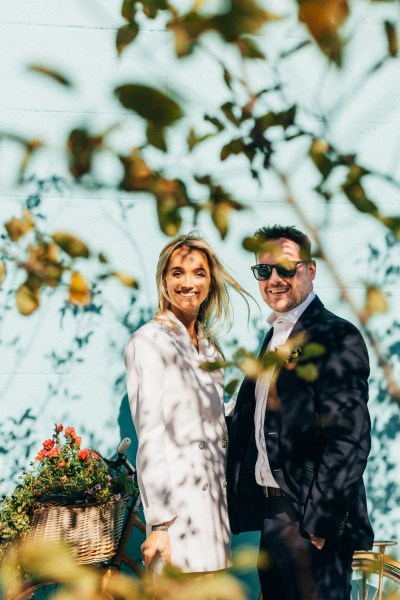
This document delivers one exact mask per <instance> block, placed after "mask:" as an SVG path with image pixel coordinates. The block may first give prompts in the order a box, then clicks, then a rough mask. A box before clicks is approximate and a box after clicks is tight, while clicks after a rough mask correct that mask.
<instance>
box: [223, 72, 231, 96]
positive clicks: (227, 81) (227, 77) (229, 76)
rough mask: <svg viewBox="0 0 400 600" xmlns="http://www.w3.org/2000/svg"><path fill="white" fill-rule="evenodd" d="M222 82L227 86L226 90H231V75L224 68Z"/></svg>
mask: <svg viewBox="0 0 400 600" xmlns="http://www.w3.org/2000/svg"><path fill="white" fill-rule="evenodd" d="M224 81H225V83H226V85H227V86H228V88H229V89H230V90H231V89H232V75H231V73H230V72H229V71H228V69H226V68H225V67H224Z"/></svg>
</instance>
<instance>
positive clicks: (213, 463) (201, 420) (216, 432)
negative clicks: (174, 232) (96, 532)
mask: <svg viewBox="0 0 400 600" xmlns="http://www.w3.org/2000/svg"><path fill="white" fill-rule="evenodd" d="M156 279H157V287H158V294H159V304H158V311H157V313H156V316H155V318H154V320H153V321H150V322H149V323H146V325H144V326H143V327H141V328H140V329H138V330H137V331H135V333H134V334H133V335H132V337H131V339H130V341H129V343H128V346H127V348H126V353H125V364H126V368H127V387H128V396H129V403H130V407H131V411H132V417H133V421H134V424H135V429H136V433H137V436H138V440H139V446H138V452H137V470H138V482H139V487H140V492H141V497H142V502H143V507H144V514H145V519H146V524H147V534H148V537H147V539H146V541H145V542H144V544H143V545H142V554H143V559H144V563H145V565H146V566H147V567H148V568H153V569H154V570H156V571H157V572H159V571H160V570H161V569H162V567H163V565H164V564H165V563H170V562H171V563H173V564H174V565H176V566H178V567H180V569H181V570H182V571H183V572H185V573H198V574H199V573H209V572H212V571H218V570H221V569H225V568H227V567H228V566H230V564H231V555H230V530H229V520H228V513H227V504H226V480H225V461H226V453H227V446H228V436H227V429H226V424H225V416H224V404H223V371H222V369H221V368H218V367H217V365H215V367H214V368H213V369H203V368H201V367H200V365H201V363H204V362H207V363H217V364H218V361H220V360H221V359H222V355H221V353H220V351H219V349H218V346H217V344H216V343H215V341H214V340H213V338H212V333H213V332H214V331H215V330H216V328H217V327H218V326H219V325H221V324H222V323H223V322H224V321H225V322H226V319H227V317H229V315H230V302H229V296H228V292H227V290H228V287H232V288H234V289H235V290H236V291H237V292H239V293H240V294H241V295H242V296H243V297H245V296H244V294H246V292H245V291H244V290H243V289H242V287H241V286H240V285H239V284H238V283H237V282H236V281H235V280H234V279H233V278H232V277H231V276H230V275H229V274H228V273H227V271H226V270H225V269H224V267H223V266H222V264H221V263H220V261H219V260H218V258H217V257H216V256H215V254H214V252H213V251H212V249H211V248H210V246H209V245H208V244H207V243H206V242H205V241H204V239H202V238H201V237H199V236H196V235H192V234H189V235H186V236H181V237H179V238H177V239H175V240H173V241H172V242H170V243H169V244H167V246H166V247H165V248H164V249H163V250H162V252H161V254H160V257H159V261H158V266H157V275H156Z"/></svg>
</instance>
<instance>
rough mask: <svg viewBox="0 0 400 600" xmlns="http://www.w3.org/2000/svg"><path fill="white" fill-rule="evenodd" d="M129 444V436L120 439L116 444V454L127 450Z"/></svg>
mask: <svg viewBox="0 0 400 600" xmlns="http://www.w3.org/2000/svg"><path fill="white" fill-rule="evenodd" d="M130 445H131V438H128V437H126V438H124V439H123V440H121V442H120V444H119V446H118V450H117V452H118V454H125V452H126V451H127V450H128V448H129V446H130Z"/></svg>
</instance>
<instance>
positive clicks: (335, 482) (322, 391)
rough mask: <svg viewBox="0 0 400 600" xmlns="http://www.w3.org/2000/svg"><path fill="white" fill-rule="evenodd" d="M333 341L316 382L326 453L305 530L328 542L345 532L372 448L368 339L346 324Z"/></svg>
mask: <svg viewBox="0 0 400 600" xmlns="http://www.w3.org/2000/svg"><path fill="white" fill-rule="evenodd" d="M327 337H328V336H327ZM326 339H327V338H326ZM332 340H333V341H334V344H331V343H329V341H328V342H327V343H326V349H327V351H326V356H325V358H324V359H323V361H322V364H321V368H320V370H319V376H318V379H317V381H316V383H315V401H316V405H317V406H316V408H317V413H318V417H319V426H320V431H321V435H322V440H321V444H322V453H321V459H320V462H319V465H318V469H317V473H316V478H315V480H314V483H313V486H312V488H311V490H310V494H309V497H308V501H307V503H306V506H305V513H304V520H303V526H304V529H305V530H306V531H307V532H309V533H313V534H314V535H317V536H319V537H322V538H326V539H338V538H340V537H341V535H342V534H343V531H344V528H345V523H346V520H347V518H348V517H349V511H350V512H351V509H352V506H354V505H355V504H356V502H357V496H358V493H359V486H360V484H361V485H362V476H363V472H364V469H365V466H366V462H367V457H368V454H369V451H370V447H371V440H370V430H371V424H370V417H369V413H368V408H367V402H368V375H369V362H368V353H367V349H366V346H365V343H364V340H363V339H362V337H361V334H360V333H359V331H358V330H357V329H356V328H355V327H354V326H352V325H351V324H350V323H347V322H346V326H345V327H341V330H340V335H334V336H332Z"/></svg>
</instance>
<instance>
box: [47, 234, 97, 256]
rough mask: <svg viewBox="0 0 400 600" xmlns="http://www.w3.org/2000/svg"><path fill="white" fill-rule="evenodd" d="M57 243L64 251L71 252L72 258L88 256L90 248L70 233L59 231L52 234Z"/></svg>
mask: <svg viewBox="0 0 400 600" xmlns="http://www.w3.org/2000/svg"><path fill="white" fill-rule="evenodd" d="M51 237H52V238H53V240H54V241H55V243H56V244H58V245H59V246H60V248H61V249H62V250H64V252H66V253H67V254H69V256H71V258H78V257H81V258H88V257H89V248H88V247H87V246H86V244H84V243H83V242H82V240H80V239H79V238H77V237H75V236H73V235H71V234H70V233H65V232H61V231H60V232H59V233H55V234H54V235H52V236H51Z"/></svg>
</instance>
